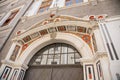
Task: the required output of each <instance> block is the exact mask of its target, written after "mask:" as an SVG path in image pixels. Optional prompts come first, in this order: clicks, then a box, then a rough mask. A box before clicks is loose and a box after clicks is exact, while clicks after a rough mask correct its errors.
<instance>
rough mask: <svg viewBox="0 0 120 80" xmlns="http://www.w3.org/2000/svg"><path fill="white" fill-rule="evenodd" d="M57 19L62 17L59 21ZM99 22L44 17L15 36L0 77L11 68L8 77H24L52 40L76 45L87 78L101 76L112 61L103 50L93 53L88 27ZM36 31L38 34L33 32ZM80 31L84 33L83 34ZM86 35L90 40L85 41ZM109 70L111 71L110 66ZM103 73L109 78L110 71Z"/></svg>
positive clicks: (92, 26) (93, 79)
mask: <svg viewBox="0 0 120 80" xmlns="http://www.w3.org/2000/svg"><path fill="white" fill-rule="evenodd" d="M60 18H61V19H60ZM62 18H63V21H62ZM56 19H59V20H60V21H58V22H56ZM64 20H66V21H64ZM51 21H53V22H51ZM96 25H97V24H96V23H95V24H91V22H90V21H86V20H80V19H79V18H71V17H64V16H60V17H56V18H55V19H51V20H45V21H43V22H40V23H38V24H35V25H33V26H32V27H31V28H30V29H28V30H26V31H25V32H22V33H21V34H18V35H17V37H16V38H14V40H13V44H12V46H11V49H10V51H9V52H8V55H7V57H6V58H5V60H3V61H2V63H3V65H2V67H1V69H2V71H1V72H3V73H2V75H1V76H0V79H4V75H6V74H5V73H9V72H11V73H10V76H9V78H8V79H13V78H14V77H16V80H23V77H24V74H25V71H26V70H27V69H28V68H29V66H28V63H29V61H30V60H31V58H32V57H33V56H34V55H35V54H36V53H37V51H39V50H40V49H42V48H43V47H44V46H46V45H49V44H52V43H66V44H71V45H72V46H73V47H74V48H76V49H77V50H78V52H79V53H80V54H81V56H82V58H81V59H80V61H81V63H82V65H83V72H84V80H88V79H91V80H98V76H99V74H100V73H102V69H103V70H105V71H106V67H107V68H108V69H109V63H108V60H107V55H106V53H104V52H100V54H98V53H99V52H98V53H95V54H94V53H93V51H92V48H91V47H92V46H90V45H89V44H88V43H89V41H90V40H91V39H90V37H91V36H90V33H89V30H90V29H91V28H94V27H96ZM81 29H82V30H81ZM86 30H87V31H86ZM34 34H35V36H32V35H34ZM36 34H37V35H36ZM81 34H82V35H83V36H82V37H81ZM86 34H87V35H86ZM86 39H87V41H85V40H86ZM87 42H88V43H87ZM90 43H91V42H90ZM28 44H29V45H28ZM18 46H19V47H18ZM22 49H23V50H22ZM11 56H12V57H11ZM11 58H12V60H11ZM104 61H106V63H105V64H106V65H104ZM95 64H96V65H95ZM98 67H102V68H101V71H97V68H98ZM94 70H95V71H94ZM6 71H7V72H6ZM106 73H109V70H107V71H106ZM104 75H105V79H108V76H110V74H104ZM103 77H104V76H100V77H99V78H101V80H103ZM6 78H7V77H6ZM6 78H5V79H6Z"/></svg>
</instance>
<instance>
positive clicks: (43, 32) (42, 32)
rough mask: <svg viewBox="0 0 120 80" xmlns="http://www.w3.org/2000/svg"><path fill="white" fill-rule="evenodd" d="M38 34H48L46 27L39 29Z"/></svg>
mask: <svg viewBox="0 0 120 80" xmlns="http://www.w3.org/2000/svg"><path fill="white" fill-rule="evenodd" d="M40 34H41V35H45V34H48V32H47V29H44V30H41V31H40Z"/></svg>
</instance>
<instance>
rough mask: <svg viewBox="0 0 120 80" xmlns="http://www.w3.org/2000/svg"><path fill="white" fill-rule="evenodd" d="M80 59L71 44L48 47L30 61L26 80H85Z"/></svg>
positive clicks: (56, 44)
mask: <svg viewBox="0 0 120 80" xmlns="http://www.w3.org/2000/svg"><path fill="white" fill-rule="evenodd" d="M80 58H81V55H80V54H79V52H78V51H77V50H76V49H75V48H74V47H73V46H71V45H69V44H65V43H54V44H50V45H47V46H45V47H44V48H42V49H41V50H39V51H38V52H37V53H36V54H35V55H34V56H33V57H32V59H31V60H30V62H29V68H28V70H27V71H26V74H25V78H24V80H83V66H82V65H81V64H80Z"/></svg>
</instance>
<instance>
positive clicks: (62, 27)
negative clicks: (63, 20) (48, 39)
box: [58, 26, 66, 31]
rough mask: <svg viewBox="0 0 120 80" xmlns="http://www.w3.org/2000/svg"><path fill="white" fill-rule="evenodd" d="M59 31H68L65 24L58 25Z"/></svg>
mask: <svg viewBox="0 0 120 80" xmlns="http://www.w3.org/2000/svg"><path fill="white" fill-rule="evenodd" d="M58 31H66V28H65V26H58Z"/></svg>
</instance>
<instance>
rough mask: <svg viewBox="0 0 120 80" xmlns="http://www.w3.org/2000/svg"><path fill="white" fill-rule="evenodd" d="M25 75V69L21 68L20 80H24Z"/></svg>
mask: <svg viewBox="0 0 120 80" xmlns="http://www.w3.org/2000/svg"><path fill="white" fill-rule="evenodd" d="M24 75H25V71H24V70H23V69H21V71H20V74H19V77H18V80H23V78H24Z"/></svg>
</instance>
